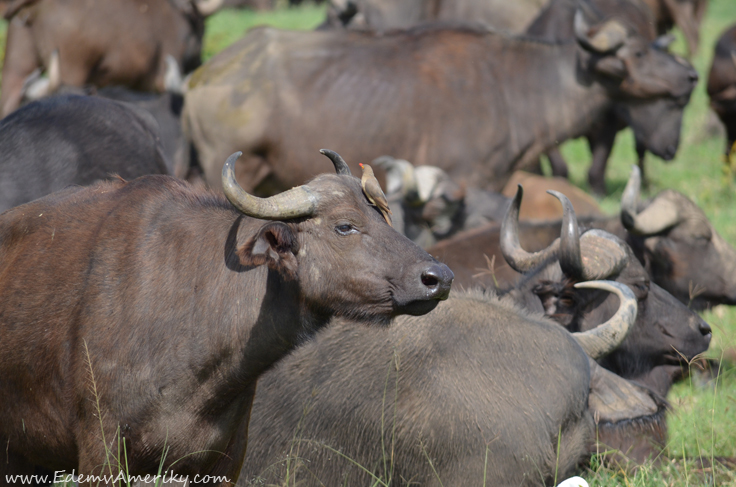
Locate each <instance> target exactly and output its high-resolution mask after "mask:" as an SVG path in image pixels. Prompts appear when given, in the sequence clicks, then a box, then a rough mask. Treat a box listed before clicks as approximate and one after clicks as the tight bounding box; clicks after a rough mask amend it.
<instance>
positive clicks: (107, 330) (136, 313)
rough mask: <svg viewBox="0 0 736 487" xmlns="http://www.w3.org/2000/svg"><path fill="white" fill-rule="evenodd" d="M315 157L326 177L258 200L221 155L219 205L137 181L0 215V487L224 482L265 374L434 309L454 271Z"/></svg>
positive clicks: (179, 184)
mask: <svg viewBox="0 0 736 487" xmlns="http://www.w3.org/2000/svg"><path fill="white" fill-rule="evenodd" d="M326 153H327V154H328V155H329V156H330V157H331V158H332V159H333V161H334V163H335V168H336V169H337V173H338V174H337V175H321V176H319V177H317V178H316V179H314V180H312V181H310V182H309V183H308V184H306V185H304V186H300V187H297V188H294V189H292V190H290V191H288V192H286V193H283V194H281V195H278V196H275V197H272V198H268V199H259V198H256V197H254V196H251V195H249V194H248V193H246V192H245V191H243V190H242V188H240V187H239V186H238V185H237V183H236V182H235V177H234V174H233V163H234V160H235V158H236V157H237V154H234V155H233V156H231V157H230V158H229V159H228V161H227V162H226V163H225V167H224V171H223V180H224V181H223V186H224V188H225V194H226V195H227V197H228V199H229V200H230V202H228V201H227V200H225V199H224V198H223V197H221V196H218V195H215V194H211V193H207V192H204V191H202V190H197V189H194V188H193V187H191V186H190V185H188V184H187V183H185V182H183V181H181V180H177V179H174V178H171V177H168V176H148V177H143V178H139V179H136V180H134V181H132V182H124V181H122V180H117V181H112V182H101V183H97V184H95V185H92V186H89V187H86V188H69V189H66V190H63V191H60V192H57V193H54V194H52V195H49V196H47V197H45V198H42V199H39V200H36V201H34V202H32V203H29V204H26V205H22V206H19V207H16V208H14V209H11V210H9V211H7V212H5V213H3V214H2V215H1V216H0V269H2V273H0V296H2V299H0V336H2V337H3V339H2V340H0V441H1V442H2V444H3V445H5V453H4V460H3V462H0V479H6V477H5V475H6V474H29V473H33V471H34V467H35V466H38V467H43V468H47V469H52V470H56V471H59V470H66V471H67V472H71V471H72V470H74V471H75V472H76V473H77V474H83V475H91V474H100V473H106V472H108V471H113V470H114V472H115V475H117V472H118V471H119V470H122V469H123V465H125V467H124V470H125V471H126V472H128V473H129V474H131V475H137V474H155V473H156V472H157V470H159V468H161V467H163V471H169V470H172V471H173V472H176V473H178V474H180V475H188V476H190V478H189V481H195V482H196V481H197V478H195V477H194V476H195V475H197V474H199V475H200V477H199V481H202V477H201V476H202V475H215V476H225V477H227V479H229V481H232V482H234V481H235V480H236V479H237V477H238V474H239V470H240V465H241V462H242V459H243V456H244V455H245V448H246V441H247V431H248V420H249V414H250V409H251V404H252V401H253V395H254V392H255V387H256V380H257V379H258V377H259V376H260V375H261V374H262V373H263V372H265V371H266V370H267V369H268V368H270V367H271V366H272V365H273V364H274V363H275V362H276V361H277V360H279V359H280V358H281V357H283V356H284V355H286V354H287V353H288V352H289V351H290V350H291V349H293V348H294V347H295V346H296V345H297V344H298V343H299V342H302V341H304V340H305V339H306V338H307V337H309V336H310V335H311V334H313V333H314V332H315V331H317V330H318V329H320V328H322V327H323V326H324V325H325V324H327V323H328V322H329V321H330V319H331V318H332V317H335V316H343V317H348V318H351V319H353V320H356V321H358V322H364V323H373V324H379V325H381V324H386V323H388V322H389V320H391V318H393V317H395V316H397V315H401V314H412V315H421V314H424V313H427V312H429V311H430V310H432V309H433V308H434V307H435V306H436V305H437V303H438V302H439V300H442V299H445V298H447V297H448V294H449V290H450V285H451V282H452V273H451V272H450V271H449V269H448V268H447V267H446V266H444V265H441V264H438V263H437V262H436V261H435V260H434V259H432V258H431V257H430V256H429V255H427V254H426V253H425V252H423V251H422V250H421V249H419V248H418V247H417V246H416V245H414V244H412V243H411V242H409V241H408V240H407V239H406V238H404V237H402V236H400V235H399V234H397V233H396V232H395V231H394V230H393V229H392V228H391V227H389V226H388V225H387V224H386V223H385V221H384V220H383V218H382V217H381V215H380V213H379V212H378V211H377V210H376V209H375V208H374V207H372V206H370V205H369V204H368V202H367V199H366V197H365V196H364V194H363V192H362V190H361V186H360V180H358V179H357V178H354V177H352V176H351V175H350V172H349V169H348V168H347V166H346V165H345V164H344V163H342V162H341V159H340V158H339V156H337V155H336V154H334V153H331V152H329V151H326ZM236 208H237V209H236ZM105 442H114V443H115V444H119V445H121V447H120V448H121V450H119V451H121V452H124V453H119V454H118V455H119V456H117V457H116V458H115V462H117V461H120V462H121V463H120V464H118V463H115V462H113V463H112V464H111V462H112V461H111V460H110V459H109V457H108V454H109V453H110V450H108V449H110V448H116V447H111V446H110V443H105ZM118 442H119V443H118ZM116 451H118V450H116ZM123 456H124V458H123ZM123 462H124V463H123ZM160 462H161V463H160ZM6 482H7V480H6ZM108 483H109V482H108ZM210 483H211V484H219V485H228V480H225V481H223V480H222V479H218V480H215V481H211V482H210Z"/></svg>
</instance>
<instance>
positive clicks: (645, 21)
mask: <svg viewBox="0 0 736 487" xmlns="http://www.w3.org/2000/svg"><path fill="white" fill-rule="evenodd" d="M581 5H584V6H585V7H586V9H587V10H588V11H593V12H595V13H596V14H597V17H598V18H600V19H608V18H615V19H617V20H619V21H621V22H622V23H623V24H624V25H625V26H626V27H627V28H629V29H631V30H633V31H634V32H636V33H637V34H638V35H640V36H641V37H642V38H643V39H645V40H647V41H650V42H651V43H652V44H651V47H652V48H653V49H660V50H666V49H667V47H668V45H669V43H670V42H671V41H672V39H673V38H672V37H671V36H664V37H660V38H657V37H656V36H657V32H656V30H655V24H656V22H657V17H656V16H655V15H653V14H652V12H651V11H650V10H649V9H648V8H647V6H646V5H645V4H644V3H642V1H640V0H588V1H585V2H579V1H578V0H551V1H550V3H549V4H548V5H547V6H546V7H545V8H544V9H542V11H541V12H540V14H539V16H538V17H537V18H536V19H535V20H534V22H532V24H531V25H530V26H529V28H528V29H527V31H526V32H527V34H529V35H531V36H533V37H539V38H543V39H548V40H557V41H561V40H566V39H573V38H574V37H575V27H574V17H575V13H576V12H577V9H578V8H580V6H581ZM682 62H683V63H684V62H685V61H684V60H683V61H682ZM693 77H694V80H695V81H696V80H697V74H696V73H694V74H693ZM688 101H689V95H687V96H682V97H679V98H678V97H668V98H661V99H659V100H656V101H654V102H650V103H646V104H637V103H629V104H619V103H617V104H615V105H614V106H613V107H611V108H610V109H609V110H608V111H606V112H604V113H602V114H600V115H599V116H598V117H597V118H596V119H595V120H593V121H592V123H591V125H590V127H589V130H588V132H587V134H585V136H586V137H587V139H588V144H589V147H590V151H591V154H592V163H591V167H590V170H589V172H588V182H589V184H590V187H591V189H592V190H593V191H594V192H596V193H598V194H606V184H605V172H606V165H607V163H608V157H609V156H610V154H611V151H612V149H613V144H614V141H615V138H616V134H617V132H618V131H620V130H622V129H623V128H625V127H626V126H627V125H628V126H631V127H632V129H633V131H634V136H635V139H636V150H637V154H638V156H639V167H640V168H641V170H642V172H643V171H644V154H645V151H647V150H648V151H650V152H652V153H653V154H655V155H657V156H659V157H661V158H663V159H665V160H671V159H672V158H674V157H675V155H676V153H677V148H678V146H679V143H680V128H681V125H682V110H683V108H684V106H685V105H686V104H687V103H688ZM548 155H549V158H550V162H551V163H552V171H553V174H555V175H558V176H563V177H567V165H566V163H565V161H564V160H563V159H562V156H561V155H559V152H557V151H552V152H550V153H549V154H548Z"/></svg>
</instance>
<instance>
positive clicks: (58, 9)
mask: <svg viewBox="0 0 736 487" xmlns="http://www.w3.org/2000/svg"><path fill="white" fill-rule="evenodd" d="M220 3H221V0H147V1H141V0H96V1H94V2H89V1H87V0H69V1H66V2H57V1H55V0H18V1H16V2H13V4H11V6H10V8H9V9H8V11H7V12H6V18H7V19H8V20H9V25H8V38H7V45H6V48H5V62H4V64H3V71H2V93H1V94H0V110H1V111H2V112H1V115H2V116H5V115H7V114H9V113H10V112H12V111H13V110H15V109H16V108H18V106H19V104H20V101H21V92H22V88H23V83H24V81H25V80H26V78H27V77H28V76H29V75H30V74H31V73H33V72H34V70H36V69H37V68H43V69H48V68H49V63H50V61H51V59H52V56H53V54H54V52H58V55H59V58H60V59H59V62H60V75H61V79H60V83H62V84H64V85H69V86H83V85H85V84H87V83H90V84H93V85H95V86H107V85H116V84H117V85H124V86H128V87H130V88H133V89H137V90H142V91H163V90H164V74H165V72H166V62H165V59H166V57H167V56H172V57H173V58H174V59H175V60H176V61H177V62H178V63H179V66H182V67H183V68H184V71H185V72H189V71H191V70H193V69H195V68H196V67H197V66H199V65H200V63H201V51H202V36H203V34H204V17H206V16H207V15H209V14H211V13H213V12H214V11H215V10H216V9H217V8H219V5H220Z"/></svg>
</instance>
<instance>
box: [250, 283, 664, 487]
mask: <svg viewBox="0 0 736 487" xmlns="http://www.w3.org/2000/svg"><path fill="white" fill-rule="evenodd" d="M622 287H623V286H622ZM622 294H623V293H622ZM628 296H630V298H627V299H626V300H625V301H624V306H623V307H624V309H628V310H629V311H628V312H630V311H633V314H635V309H636V305H635V298H633V296H632V295H631V294H630V291H629V294H628ZM614 299H615V298H614ZM629 299H630V300H631V301H629ZM626 313H627V311H624V312H622V314H624V315H625V314H626ZM607 326H609V325H601V328H602V329H605V328H607ZM596 331H598V330H596ZM601 331H603V330H601ZM261 385H264V386H266V387H264V388H263V389H259V393H258V395H257V396H256V399H255V401H254V404H253V425H252V428H251V430H250V431H249V441H250V442H252V443H253V444H258V445H259V448H258V449H255V448H254V449H252V450H250V451H249V452H248V454H247V455H246V459H245V464H244V466H243V470H242V473H241V477H240V483H239V485H241V486H244V485H260V484H264V485H284V484H285V483H284V481H285V480H286V479H287V478H288V482H289V485H302V486H317V485H320V486H321V485H328V486H333V485H335V486H336V485H376V484H379V482H377V481H376V478H378V479H380V480H381V482H380V484H381V485H397V486H408V485H422V486H441V485H447V486H450V485H452V486H461V485H476V484H477V485H493V486H507V485H513V486H538V485H556V483H553V481H554V480H555V478H557V479H561V478H565V476H569V474H570V473H571V472H572V471H573V470H574V469H575V468H576V466H577V465H578V463H579V462H580V461H581V460H583V459H585V458H586V457H587V456H588V455H589V454H590V451H591V449H592V445H593V443H594V441H595V437H596V424H595V420H594V416H595V417H597V418H598V421H599V423H598V425H597V426H598V428H599V432H603V431H607V430H617V429H624V430H626V429H628V430H633V429H635V428H632V426H631V424H637V423H638V424H641V426H640V428H642V429H643V428H647V427H653V428H655V429H658V428H659V427H661V424H662V423H661V422H662V414H663V403H662V401H661V399H659V398H658V397H657V396H656V394H653V393H651V392H649V391H647V390H646V389H644V388H642V387H640V386H636V385H633V384H632V383H629V382H627V381H625V380H623V379H621V378H619V377H616V376H615V375H614V374H611V373H610V372H606V371H605V370H603V369H601V368H600V367H598V366H596V365H595V362H590V361H589V359H588V357H586V355H585V353H584V352H583V350H582V349H581V347H580V346H579V345H578V344H577V343H575V340H574V339H573V337H572V336H571V335H570V334H569V333H567V332H565V331H564V329H562V328H561V327H560V326H559V325H557V324H555V323H554V322H551V321H550V320H548V319H545V318H543V317H542V316H541V315H538V314H534V313H529V312H527V311H523V310H521V309H520V308H519V307H518V306H516V305H514V304H513V303H512V302H511V301H510V300H509V299H505V300H502V299H499V298H498V297H496V296H494V295H493V294H484V293H482V292H479V291H470V292H461V293H453V297H451V298H450V299H449V300H448V301H447V302H446V303H443V304H442V305H441V306H439V307H438V309H437V310H436V311H434V312H432V313H431V314H429V315H427V316H424V317H421V318H418V319H411V318H410V319H399V320H397V321H396V323H395V324H394V326H392V327H391V328H390V329H384V330H379V331H378V332H377V333H366V331H365V330H362V329H360V328H359V327H358V326H356V325H355V324H353V323H350V322H339V323H336V324H335V325H334V326H331V327H330V329H328V330H325V332H324V333H320V334H319V335H318V336H317V337H315V339H314V340H313V341H311V342H310V343H308V344H306V345H305V346H304V347H300V348H299V349H298V350H296V351H295V352H294V353H293V354H291V355H290V356H289V357H287V358H286V359H284V360H283V361H282V362H281V363H280V364H278V365H277V366H276V367H275V368H274V370H272V371H270V372H268V373H267V374H265V376H264V377H263V379H262V382H261ZM259 387H260V385H259ZM613 398H616V399H618V400H619V401H620V402H615V401H611V399H613ZM604 404H607V405H605V406H604ZM627 423H629V424H627ZM357 465H360V467H359V466H357ZM555 474H557V477H555ZM287 475H288V477H287Z"/></svg>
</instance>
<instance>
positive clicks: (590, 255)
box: [500, 188, 712, 396]
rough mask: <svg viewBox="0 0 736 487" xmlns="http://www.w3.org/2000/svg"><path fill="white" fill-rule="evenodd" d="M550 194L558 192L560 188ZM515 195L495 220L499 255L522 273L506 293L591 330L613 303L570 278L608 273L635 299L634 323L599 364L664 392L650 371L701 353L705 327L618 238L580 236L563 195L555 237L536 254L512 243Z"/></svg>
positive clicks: (597, 233)
mask: <svg viewBox="0 0 736 487" xmlns="http://www.w3.org/2000/svg"><path fill="white" fill-rule="evenodd" d="M552 193H554V192H552ZM554 194H555V196H556V197H557V198H560V195H559V193H554ZM521 195H522V191H521V188H520V189H519V191H518V193H517V195H516V197H515V198H514V201H513V202H512V204H511V206H510V207H509V211H508V213H507V214H506V218H505V219H504V221H503V224H502V225H501V235H500V248H501V253H502V255H503V257H504V259H505V260H506V262H507V263H508V264H509V266H511V268H513V269H514V270H515V271H516V272H519V273H521V274H524V278H523V279H522V280H521V281H520V282H519V283H518V284H517V285H516V286H515V287H513V288H512V289H511V290H509V291H508V292H509V293H511V294H512V295H514V296H515V297H516V299H517V301H523V302H524V303H525V304H526V306H525V307H526V308H528V309H532V310H535V311H539V312H544V313H546V314H547V315H549V316H552V317H553V318H554V319H555V320H556V321H558V322H559V323H561V324H562V325H563V326H565V327H566V328H568V330H570V331H573V332H575V331H580V330H589V329H592V328H595V327H596V326H597V324H598V323H601V322H602V321H603V320H605V319H606V318H607V317H609V316H611V315H612V314H613V311H614V309H615V303H612V302H611V300H607V301H603V302H601V300H600V299H598V297H596V296H591V295H590V294H585V293H581V292H579V291H577V290H576V289H574V287H573V285H574V283H576V282H580V281H588V280H593V279H611V280H616V281H618V282H621V283H623V284H626V285H627V286H629V287H630V288H631V289H632V290H633V291H634V294H636V297H637V299H638V302H639V314H638V315H637V318H636V323H635V325H634V326H633V329H632V330H631V332H630V333H629V335H628V336H627V337H626V339H625V340H624V341H623V342H621V345H620V346H619V347H618V348H616V350H614V351H613V352H611V353H610V354H608V355H607V356H605V357H604V358H602V359H601V360H600V361H599V362H600V363H601V365H603V366H604V367H605V368H607V369H608V370H611V371H612V372H614V373H616V374H618V375H620V376H621V377H624V378H626V379H631V380H636V381H638V382H639V383H642V384H645V385H647V386H649V387H651V388H652V389H653V390H655V391H657V392H659V393H660V394H662V395H663V396H664V395H666V393H667V390H669V387H670V385H671V383H666V384H661V383H659V382H658V381H657V379H659V378H660V377H659V375H658V374H654V375H652V374H653V372H652V371H653V369H654V368H655V367H657V366H662V365H668V366H669V365H671V366H676V367H679V366H681V365H683V364H685V365H687V361H689V360H692V359H693V358H694V357H695V356H697V355H698V354H700V353H702V352H704V351H706V350H707V349H708V345H709V343H710V339H711V335H712V331H711V328H710V326H709V325H708V324H707V323H706V322H705V321H703V320H702V319H701V318H700V317H699V316H698V315H697V314H696V313H694V312H693V311H691V310H690V309H688V308H687V307H686V306H685V305H684V304H682V303H680V302H679V301H677V300H676V299H675V298H674V297H673V296H672V295H671V294H669V293H668V292H667V291H665V290H664V289H662V288H660V287H659V286H657V285H656V284H655V283H652V282H650V278H649V274H648V273H647V272H646V270H645V269H644V267H643V266H642V265H641V263H640V262H639V260H638V259H637V258H636V257H635V256H634V252H633V250H632V249H631V247H629V245H627V244H626V243H625V242H624V241H623V240H621V239H619V238H618V237H616V236H614V235H612V234H610V233H608V232H606V231H603V230H598V229H593V230H588V231H586V232H584V233H583V234H582V235H579V233H578V223H577V218H576V217H575V214H574V210H573V209H572V205H571V204H570V203H569V201H568V200H567V199H566V198H562V202H563V206H564V208H565V214H566V215H565V217H563V220H562V231H561V235H560V238H559V239H556V240H555V241H553V242H552V243H551V244H550V245H549V246H547V247H546V248H544V249H542V250H539V251H537V252H535V253H528V252H526V251H525V250H524V249H523V247H522V246H521V245H520V244H519V232H518V225H519V224H518V213H519V207H520V205H521ZM550 259H552V262H551V263H550Z"/></svg>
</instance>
